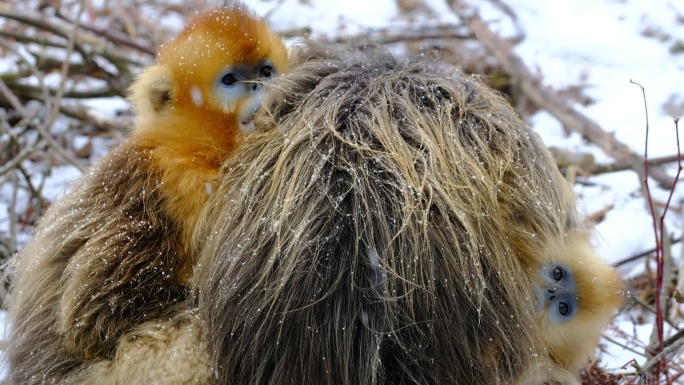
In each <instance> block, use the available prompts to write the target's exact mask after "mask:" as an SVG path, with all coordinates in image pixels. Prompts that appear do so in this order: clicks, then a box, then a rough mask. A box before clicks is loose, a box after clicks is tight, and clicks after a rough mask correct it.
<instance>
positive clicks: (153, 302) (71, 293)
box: [58, 145, 187, 359]
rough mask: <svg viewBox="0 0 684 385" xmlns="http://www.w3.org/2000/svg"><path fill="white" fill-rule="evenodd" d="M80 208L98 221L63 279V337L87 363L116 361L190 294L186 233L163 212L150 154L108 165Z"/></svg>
mask: <svg viewBox="0 0 684 385" xmlns="http://www.w3.org/2000/svg"><path fill="white" fill-rule="evenodd" d="M96 172H97V173H98V175H95V177H94V178H91V179H90V180H89V184H88V185H87V186H86V188H85V189H83V190H82V191H81V193H80V195H81V196H79V197H76V198H75V199H74V200H75V201H76V200H78V201H80V202H89V204H88V205H87V206H86V207H83V208H81V210H89V211H90V213H89V214H90V215H92V216H93V217H94V218H95V219H96V220H91V221H90V222H91V223H92V226H88V227H84V228H82V229H80V232H81V234H80V235H79V236H80V237H83V238H86V239H87V240H86V242H85V243H84V244H83V245H82V246H81V247H80V248H78V249H77V250H76V252H75V253H74V254H73V256H72V257H71V258H70V259H69V262H68V264H67V266H66V268H65V271H64V274H63V276H62V282H61V287H62V296H61V301H60V302H61V303H60V304H59V306H60V312H59V316H58V330H59V332H60V334H62V336H63V341H64V345H65V347H66V349H67V350H68V351H69V352H70V353H72V354H74V355H76V356H78V357H81V358H83V359H92V358H102V357H110V356H111V355H112V354H113V352H114V349H115V347H116V344H117V340H118V339H119V337H121V336H122V335H123V334H124V333H126V332H128V331H130V330H131V329H133V328H134V327H135V326H136V325H138V324H140V323H142V322H144V321H146V320H150V319H159V318H161V317H163V316H165V315H166V313H168V312H169V311H170V309H171V308H172V307H173V306H172V305H173V304H174V303H176V302H178V301H181V300H183V299H185V297H186V295H187V288H186V286H185V284H184V283H183V282H182V281H181V280H180V279H179V277H178V273H179V271H180V270H181V266H182V265H183V263H184V258H183V257H184V255H183V252H184V246H183V244H182V239H181V234H180V229H179V225H178V224H176V223H174V222H173V221H172V220H171V219H170V218H169V216H168V215H166V213H165V212H164V200H163V198H162V197H161V194H160V189H162V188H163V181H162V179H161V176H160V173H159V172H158V171H157V170H155V169H154V168H153V167H152V163H151V162H150V154H149V152H146V151H145V150H142V149H140V148H137V147H135V146H133V145H131V146H125V147H123V148H121V149H119V150H117V151H115V152H114V153H113V154H112V155H111V156H109V157H108V158H106V159H105V160H104V162H103V165H102V166H101V167H100V168H99V169H98V170H97V171H96Z"/></svg>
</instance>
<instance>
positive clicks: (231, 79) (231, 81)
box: [221, 73, 238, 86]
mask: <svg viewBox="0 0 684 385" xmlns="http://www.w3.org/2000/svg"><path fill="white" fill-rule="evenodd" d="M237 82H238V79H237V78H236V77H235V75H233V74H232V73H228V74H225V75H223V77H222V78H221V83H223V84H225V85H227V86H232V85H235V83H237Z"/></svg>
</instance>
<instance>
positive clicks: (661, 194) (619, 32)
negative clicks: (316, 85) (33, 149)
mask: <svg viewBox="0 0 684 385" xmlns="http://www.w3.org/2000/svg"><path fill="white" fill-rule="evenodd" d="M245 2H246V3H247V4H248V5H250V6H252V7H253V8H254V9H255V10H256V11H257V12H259V13H261V14H264V15H266V14H268V15H269V20H270V21H271V23H272V24H273V26H274V28H275V29H276V30H278V31H285V30H292V29H295V28H310V29H311V31H312V36H314V37H316V36H336V35H340V34H341V35H344V36H346V35H353V34H354V33H359V32H362V31H365V30H367V29H368V28H378V27H383V26H394V25H397V24H398V23H401V24H404V23H405V21H403V20H400V19H399V13H398V9H397V6H396V2H395V1H394V0H374V1H368V0H347V1H338V0H312V1H299V0H284V1H273V0H271V1H265V0H246V1H245ZM471 2H472V3H473V4H475V5H477V6H478V7H479V9H480V11H481V13H482V15H483V17H484V18H485V19H486V20H488V21H490V26H491V27H492V28H494V29H495V30H498V31H499V32H500V33H501V34H503V35H507V36H511V35H513V34H515V33H516V26H517V28H520V29H522V31H524V34H525V39H524V40H523V41H522V42H521V43H520V44H519V45H518V46H517V47H516V49H515V52H516V53H517V54H519V55H520V56H521V57H522V58H523V59H524V61H525V62H526V64H527V65H528V67H529V68H531V69H533V71H535V72H536V73H538V74H539V75H540V76H541V77H542V79H543V82H544V83H545V84H546V85H549V86H551V87H553V88H558V89H559V88H564V87H568V86H575V85H583V86H584V88H583V92H584V93H585V95H586V96H588V97H590V98H591V99H592V100H593V101H594V102H593V103H592V104H590V105H588V106H580V105H577V106H575V107H576V108H577V109H578V110H579V111H581V112H582V113H584V114H586V115H587V116H588V117H590V118H591V119H594V120H595V121H596V122H597V123H598V124H599V125H600V126H601V127H603V128H604V129H605V130H606V131H608V132H610V133H611V134H614V135H615V136H616V138H617V139H619V140H620V141H622V142H624V143H626V144H628V145H629V146H631V147H632V148H634V149H637V150H638V151H639V152H642V151H643V144H644V129H645V116H644V110H643V100H642V96H641V90H640V89H639V88H638V87H637V86H635V85H633V84H630V80H634V81H636V82H639V83H640V84H642V85H643V86H644V87H645V89H646V95H647V98H648V104H649V113H650V115H649V117H650V126H651V136H650V141H651V146H650V148H649V155H650V156H651V157H659V156H665V155H672V154H675V153H676V147H675V131H674V124H673V122H672V120H673V117H674V116H676V115H678V114H682V113H684V89H682V85H684V54H673V53H672V52H671V49H672V48H673V47H675V46H676V44H677V43H679V44H680V45H682V44H684V43H682V42H684V24H683V23H684V20H683V18H684V17H683V15H684V3H682V2H680V1H675V0H671V1H668V0H652V1H645V0H568V1H538V0H504V1H503V2H504V3H505V4H507V5H509V6H510V7H511V8H512V9H513V10H514V12H515V14H516V15H517V21H512V20H511V19H510V17H509V16H507V15H505V14H504V13H503V12H502V11H501V10H500V9H498V8H497V7H495V6H493V5H492V4H491V3H489V2H486V1H475V0H471ZM426 3H427V4H429V5H430V7H431V8H432V9H433V10H434V13H433V15H431V16H430V17H429V18H428V17H425V18H423V19H417V20H418V21H417V23H424V24H429V25H437V24H439V25H442V24H444V23H450V22H454V21H455V20H456V18H455V16H454V14H453V13H452V12H450V10H449V9H448V7H447V6H446V4H445V3H446V2H445V1H443V0H426ZM97 4H99V2H95V6H98V5H97ZM10 65H11V64H10V63H9V62H8V61H6V60H2V58H0V72H2V71H4V70H6V69H7V68H8V66H10ZM121 103H123V102H122V101H121V100H113V101H108V100H101V101H98V102H97V104H96V107H97V108H98V109H102V111H103V113H109V112H111V111H114V110H117V109H120V107H121ZM530 123H531V124H532V126H533V127H534V128H535V130H537V131H538V132H539V133H540V134H541V135H542V137H543V138H544V140H545V141H546V142H547V144H549V145H553V146H557V147H562V148H566V149H568V150H572V151H581V152H588V153H592V154H594V155H595V156H596V159H597V162H599V163H607V162H610V161H611V160H610V158H609V157H607V156H605V155H604V154H603V153H602V151H601V150H600V149H598V148H597V147H596V146H594V145H589V144H587V143H586V142H585V141H583V140H582V139H581V138H580V137H579V136H578V135H577V134H571V135H569V136H566V135H565V134H564V133H563V130H562V128H561V126H560V124H559V123H558V122H557V121H556V120H555V118H553V117H552V116H550V115H549V114H548V113H545V112H539V113H537V114H536V115H534V116H532V117H530ZM670 170H671V171H674V169H673V168H671V169H670ZM76 175H77V172H76V171H75V170H74V169H73V168H71V167H63V168H61V169H56V170H53V172H52V176H51V178H49V179H48V183H49V184H50V187H51V191H52V192H53V194H54V196H55V197H56V196H58V195H60V194H61V192H60V190H63V186H64V184H65V182H67V181H68V180H70V179H72V178H74V177H75V176H76ZM585 182H587V183H583V184H578V185H577V186H576V191H577V193H578V194H579V196H580V201H579V207H580V209H581V210H583V211H584V212H585V213H588V214H590V213H592V212H596V211H598V210H601V209H602V208H604V207H606V206H607V205H613V209H612V210H610V211H609V212H608V213H607V215H606V216H605V220H604V221H603V222H601V223H600V224H599V225H598V226H597V231H598V235H597V237H596V244H597V247H598V249H599V251H600V253H601V255H603V256H604V257H605V258H607V259H608V260H609V261H611V262H617V261H619V260H621V259H624V258H626V257H629V256H631V255H634V254H637V253H639V252H641V251H643V250H647V249H649V248H651V247H653V245H654V240H653V230H652V228H651V220H650V214H649V213H648V211H647V210H646V207H645V202H644V199H643V197H642V196H641V193H640V190H639V182H638V178H637V175H636V174H635V173H634V172H632V171H624V172H619V173H612V174H604V175H600V176H596V177H591V178H589V179H588V180H585ZM6 191H7V190H6V189H3V190H0V192H1V194H2V196H0V231H2V230H3V228H2V226H4V225H6V223H7V218H6V215H7V214H6V213H7V207H6V206H7V202H8V201H9V199H8V197H7V195H6V194H7V193H6ZM655 194H656V198H657V200H664V199H665V198H666V192H665V191H656V192H655ZM683 199H684V186H681V185H680V186H678V188H677V189H676V191H675V196H674V198H673V205H674V206H677V207H679V206H681V204H682V200H683ZM677 215H678V214H677V213H675V212H672V213H671V214H670V216H669V217H668V218H667V221H666V225H667V226H668V229H669V231H670V232H672V233H673V234H675V235H676V236H679V235H680V234H681V233H682V220H681V218H679V217H678V216H677ZM637 266H643V263H636V264H631V265H626V266H623V267H622V268H621V270H622V273H623V274H626V275H627V274H634V273H635V270H634V269H635V267H636V268H637V269H638V268H639V267H637ZM616 328H617V329H622V330H623V331H624V332H625V333H627V334H628V335H633V334H634V331H635V330H636V333H637V337H638V339H639V340H641V341H648V337H649V334H650V332H651V326H650V325H649V324H647V325H643V326H638V327H636V328H633V324H632V322H631V321H630V320H629V319H628V318H626V316H622V317H621V318H619V320H618V322H617V324H616ZM616 328H614V329H612V331H609V332H608V334H609V335H611V337H613V338H617V337H618V334H619V333H617V332H616ZM605 345H606V346H607V348H608V353H607V354H605V355H604V362H605V363H606V365H607V366H608V367H609V368H617V367H619V366H622V365H623V364H625V363H626V362H627V361H629V360H630V359H632V358H637V359H638V360H639V361H641V362H643V358H642V357H635V355H634V353H632V352H629V351H624V350H623V349H622V348H619V347H618V346H617V345H614V344H612V343H610V342H606V343H605Z"/></svg>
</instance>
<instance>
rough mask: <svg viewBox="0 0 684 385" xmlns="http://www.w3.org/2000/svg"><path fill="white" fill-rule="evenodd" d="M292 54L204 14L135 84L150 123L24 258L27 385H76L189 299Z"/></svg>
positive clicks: (77, 188) (94, 173) (17, 348)
mask: <svg viewBox="0 0 684 385" xmlns="http://www.w3.org/2000/svg"><path fill="white" fill-rule="evenodd" d="M286 69H287V49H286V47H285V45H284V43H283V41H282V40H281V39H280V38H279V37H278V36H277V35H276V34H275V33H274V32H272V31H271V30H270V29H269V28H268V26H267V24H266V23H265V22H264V21H263V20H261V19H260V18H259V17H257V16H256V15H255V14H254V13H253V12H251V11H250V10H248V9H246V8H245V7H244V6H243V5H241V4H237V5H232V6H227V7H223V8H216V9H212V10H209V11H205V12H202V13H199V14H198V15H196V16H195V17H193V18H192V19H191V20H190V21H189V22H188V23H187V25H186V26H185V28H184V29H183V30H182V31H181V32H180V34H179V35H178V36H177V37H176V38H175V39H174V40H172V41H170V42H169V43H167V44H165V45H164V46H163V47H162V48H161V49H160V51H159V54H158V56H157V62H156V64H155V65H154V66H151V67H149V68H147V69H146V70H145V72H144V73H142V74H141V75H140V76H139V77H138V78H137V79H136V81H135V83H134V84H133V85H132V87H131V94H130V100H131V102H132V104H133V106H134V109H135V112H136V117H137V123H136V126H135V127H134V129H133V131H132V132H131V134H130V137H129V138H128V139H127V140H126V141H125V142H124V143H123V144H121V145H120V146H118V147H117V148H115V149H114V150H113V151H112V152H111V153H110V154H108V155H107V156H105V157H104V158H103V159H102V160H101V161H100V162H99V163H98V164H97V165H96V166H94V167H93V168H92V169H91V170H90V171H89V172H88V173H87V174H86V175H84V176H83V177H82V178H81V179H79V180H78V181H76V182H75V183H73V184H72V185H71V191H70V192H69V193H67V195H66V196H65V197H64V198H62V199H61V200H60V201H58V202H56V203H55V204H54V205H53V206H52V207H51V208H50V209H49V210H48V212H47V213H46V215H45V217H44V218H43V219H42V220H41V223H40V224H39V226H38V229H37V233H36V238H35V241H34V242H33V243H32V244H31V245H29V246H27V247H26V248H24V249H23V250H22V251H21V252H20V253H19V255H18V256H17V257H16V258H15V260H16V278H15V280H14V294H15V300H14V302H13V304H12V308H11V310H10V314H11V322H12V325H13V328H12V332H11V337H10V341H9V349H8V361H9V366H10V370H11V374H10V377H11V380H12V381H13V382H14V383H17V384H40V383H45V382H50V383H52V382H55V383H64V382H68V380H67V378H68V377H69V376H70V375H72V374H73V373H74V372H77V371H78V369H79V368H80V367H81V366H83V365H84V363H85V362H89V361H94V360H102V359H110V358H111V357H112V356H113V354H114V352H115V349H116V346H117V344H118V341H119V339H120V337H121V336H122V335H124V334H125V333H128V332H130V331H131V330H133V329H134V328H135V327H136V326H137V325H140V324H142V323H144V322H145V321H148V320H161V319H165V318H166V317H169V316H170V315H171V314H173V313H174V312H175V309H174V307H175V306H176V304H178V303H181V302H183V301H184V300H185V299H186V298H187V296H188V293H189V288H188V283H189V280H190V278H191V276H192V274H193V266H194V262H195V258H194V256H193V245H192V242H191V237H192V233H193V231H194V228H195V226H196V223H197V220H198V215H199V212H200V211H201V209H202V207H203V206H204V204H205V202H206V201H207V200H208V198H209V196H210V194H211V192H212V191H213V190H215V188H216V187H217V177H218V169H219V166H220V165H221V163H222V162H223V161H224V160H225V159H226V157H227V156H228V155H229V154H230V153H231V152H232V151H233V150H234V148H235V147H236V146H238V145H239V142H240V141H241V139H240V138H241V135H242V134H241V133H242V132H245V131H250V130H251V129H252V127H253V123H252V117H253V115H254V113H255V111H256V109H258V108H259V106H260V105H261V98H262V96H263V92H264V90H263V83H264V82H267V81H269V80H270V79H272V78H273V77H275V76H276V75H278V74H280V73H282V72H284V71H285V70H286Z"/></svg>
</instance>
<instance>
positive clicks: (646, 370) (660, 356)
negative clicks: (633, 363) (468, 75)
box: [637, 338, 684, 385]
mask: <svg viewBox="0 0 684 385" xmlns="http://www.w3.org/2000/svg"><path fill="white" fill-rule="evenodd" d="M682 346H684V338H682V339H678V340H677V341H675V342H673V343H672V345H670V346H667V347H665V348H664V349H663V350H662V351H661V352H660V353H658V354H656V355H655V356H653V358H651V359H650V360H648V362H646V363H645V364H644V365H643V366H642V368H644V374H642V375H641V376H640V377H639V382H638V383H637V384H638V385H641V384H643V383H644V381H645V380H646V375H647V373H650V372H651V370H653V368H654V367H655V366H656V365H658V363H659V362H660V361H662V360H664V359H665V358H666V357H667V356H669V355H670V354H672V353H674V352H676V351H677V350H679V348H681V347H682Z"/></svg>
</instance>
